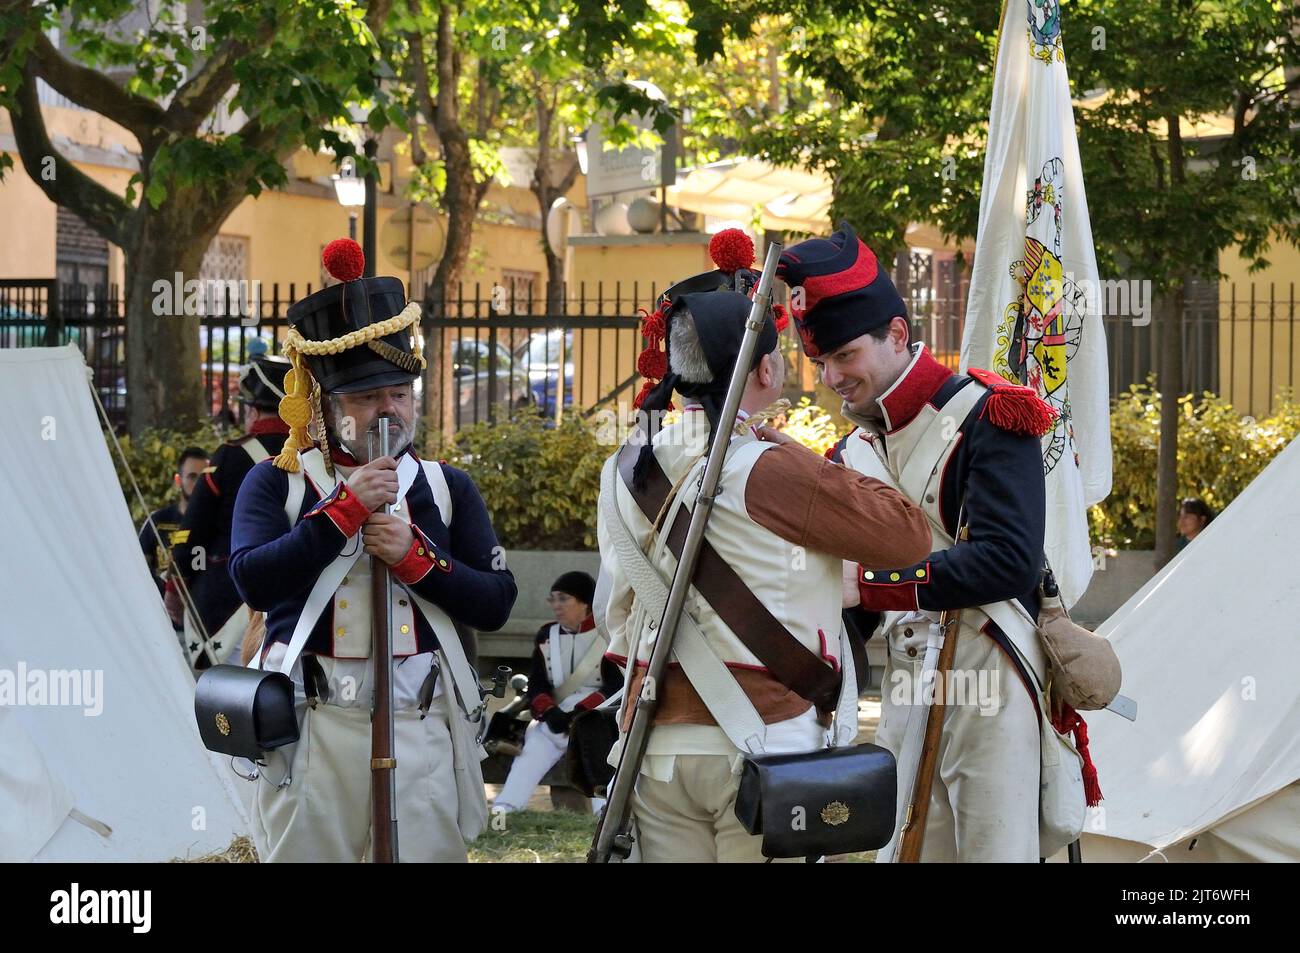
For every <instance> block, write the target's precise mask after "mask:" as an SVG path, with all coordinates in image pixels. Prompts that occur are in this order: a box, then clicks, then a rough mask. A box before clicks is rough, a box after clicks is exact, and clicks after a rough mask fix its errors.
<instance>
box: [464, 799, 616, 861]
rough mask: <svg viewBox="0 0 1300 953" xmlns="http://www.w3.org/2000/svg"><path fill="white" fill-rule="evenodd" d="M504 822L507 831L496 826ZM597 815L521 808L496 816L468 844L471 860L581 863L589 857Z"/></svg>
mask: <svg viewBox="0 0 1300 953" xmlns="http://www.w3.org/2000/svg"><path fill="white" fill-rule="evenodd" d="M503 823H504V826H505V830H495V829H494V825H496V826H500V825H502V824H503ZM595 832H596V818H595V817H593V816H591V815H586V814H574V813H571V812H569V811H518V812H516V813H514V814H507V815H504V816H501V817H497V816H493V817H491V818H490V819H489V821H488V829H487V830H486V831H484V832H483V833H482V834H480V835H479V838H478V840H476V841H475V842H474V843H472V844H470V846H469V859H470V861H471V862H472V863H476V864H485V863H495V864H579V863H582V862H583V861H585V860H586V859H587V848H588V847H590V846H591V838H592V835H593V834H594V833H595Z"/></svg>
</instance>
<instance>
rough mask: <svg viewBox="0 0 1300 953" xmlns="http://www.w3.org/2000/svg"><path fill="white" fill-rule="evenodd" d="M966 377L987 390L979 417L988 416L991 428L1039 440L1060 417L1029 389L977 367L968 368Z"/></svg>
mask: <svg viewBox="0 0 1300 953" xmlns="http://www.w3.org/2000/svg"><path fill="white" fill-rule="evenodd" d="M967 373H968V374H970V376H971V377H973V378H975V380H977V381H979V382H980V383H981V384H983V385H984V386H985V387H987V388H988V389H989V396H988V399H987V400H986V401H985V402H984V409H983V410H981V411H980V417H981V418H983V417H984V416H985V415H988V418H989V422H990V423H992V424H993V425H994V426H997V427H1001V428H1002V429H1003V430H1009V431H1011V432H1012V433H1018V434H1023V435H1025V436H1027V437H1041V436H1043V435H1044V434H1046V433H1049V432H1050V431H1051V430H1052V428H1053V427H1055V426H1056V419H1057V417H1058V416H1060V415H1059V414H1058V413H1057V410H1056V408H1055V407H1053V406H1051V405H1050V404H1049V403H1047V401H1045V400H1043V398H1041V397H1039V396H1038V392H1037V391H1035V390H1034V389H1033V388H1032V387H1024V386H1022V385H1020V384H1013V383H1011V382H1010V381H1009V380H1007V379H1006V378H1005V377H1002V376H1000V375H998V374H994V373H993V372H992V371H985V370H981V369H980V368H978V367H972V368H971V369H970V370H969V371H967Z"/></svg>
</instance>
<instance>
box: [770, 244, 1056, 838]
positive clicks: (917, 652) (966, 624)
mask: <svg viewBox="0 0 1300 953" xmlns="http://www.w3.org/2000/svg"><path fill="white" fill-rule="evenodd" d="M777 274H778V276H779V277H781V278H783V279H784V280H785V281H786V283H787V284H788V285H789V286H790V287H791V289H792V296H791V302H792V305H793V307H792V310H793V313H794V318H795V322H796V328H797V329H798V332H799V336H800V339H801V340H802V342H803V346H804V350H805V352H806V353H807V355H808V357H809V358H810V359H811V360H812V361H813V362H814V363H815V364H816V365H817V366H818V367H819V368H820V370H821V374H822V378H823V380H824V382H825V384H826V386H827V387H830V388H831V389H832V390H834V391H835V392H836V393H837V394H838V395H839V396H840V398H841V399H842V400H843V401H844V404H843V407H842V413H843V414H844V416H845V417H847V418H848V419H849V420H850V421H851V422H853V423H854V424H856V425H857V426H856V428H855V429H854V430H853V431H852V432H851V433H850V434H848V435H847V436H846V437H844V438H843V439H842V440H840V441H839V442H838V443H837V444H836V445H835V446H834V447H833V448H832V450H831V451H830V452H829V453H828V454H827V455H828V456H829V457H830V458H831V459H832V460H835V461H837V462H842V463H844V464H846V465H848V466H850V467H852V468H854V469H856V470H859V471H860V472H862V473H866V474H868V475H871V476H875V477H877V478H879V479H882V480H885V481H887V482H891V483H893V484H895V485H897V486H898V487H899V489H900V490H901V491H902V492H903V494H904V495H905V496H907V497H908V498H909V499H911V500H912V501H913V502H914V503H916V504H918V505H919V506H921V507H922V508H923V509H924V510H925V512H926V515H927V517H928V518H929V520H930V524H931V531H932V537H933V544H932V547H931V548H932V552H931V553H930V554H929V555H928V556H927V557H926V558H925V559H923V560H921V561H920V562H916V563H912V564H909V565H900V566H896V567H893V568H890V569H885V570H881V569H879V568H875V569H868V568H864V567H861V566H854V565H851V564H850V565H846V583H847V594H848V598H847V599H846V601H847V603H848V604H850V605H851V606H852V608H851V609H850V611H849V612H848V613H846V615H847V616H848V621H849V623H850V626H851V628H857V629H858V630H859V631H861V632H864V633H867V634H869V633H871V632H872V631H873V630H876V629H877V628H879V630H880V631H881V632H882V633H883V634H884V636H885V638H886V640H887V643H888V656H887V662H886V670H885V681H884V684H883V686H882V690H881V694H882V711H881V720H880V727H879V729H878V734H877V741H878V743H879V744H881V745H883V746H884V747H886V748H889V749H890V750H892V751H894V752H895V754H896V755H897V756H898V759H899V783H900V791H899V799H898V804H899V811H900V816H899V818H898V820H899V824H900V826H901V824H902V822H903V820H904V818H903V816H902V815H903V811H905V809H906V805H907V804H908V801H909V800H910V797H911V793H912V792H911V790H910V784H911V779H912V778H913V777H914V775H915V763H916V760H917V757H918V755H919V749H920V746H921V741H922V738H921V736H922V735H923V729H924V722H925V717H926V711H927V705H926V704H922V703H918V698H919V694H918V686H923V685H924V684H925V681H924V679H923V678H922V672H923V671H924V670H925V669H927V668H930V667H933V663H934V659H935V657H936V656H937V645H938V644H939V643H938V641H937V635H936V632H937V622H938V620H939V616H940V613H941V612H942V611H943V610H955V609H962V610H963V613H962V618H961V628H960V634H959V637H958V642H957V650H956V652H957V654H956V658H955V661H954V671H956V672H960V673H969V674H970V675H971V676H974V677H976V681H977V684H978V685H982V686H984V687H985V688H987V689H988V692H987V697H985V694H984V693H983V692H978V693H977V694H980V696H981V697H979V698H972V699H967V700H966V703H962V702H961V701H960V700H958V703H956V704H954V699H952V698H949V699H948V704H947V708H946V711H945V717H944V722H943V740H942V744H941V747H940V749H939V750H940V752H941V757H940V760H939V763H938V769H937V772H936V775H935V781H934V786H933V789H932V796H931V804H930V809H929V819H928V823H927V825H926V834H925V842H924V853H923V855H922V859H923V860H961V861H975V860H979V861H993V860H997V861H1012V860H1014V861H1025V862H1032V861H1035V860H1037V859H1038V857H1039V759H1040V731H1043V732H1048V731H1051V730H1052V729H1051V726H1050V724H1048V719H1047V717H1045V713H1046V712H1048V710H1049V709H1048V708H1047V707H1045V705H1044V698H1043V692H1042V687H1043V684H1044V679H1045V660H1044V659H1043V656H1042V649H1041V647H1040V646H1039V644H1038V640H1037V637H1036V634H1035V630H1034V620H1035V618H1036V617H1037V614H1038V605H1039V584H1040V580H1041V578H1042V572H1043V567H1044V559H1043V536H1044V526H1045V490H1044V479H1043V459H1042V450H1041V443H1040V437H1041V436H1042V434H1044V433H1045V432H1047V431H1048V430H1049V429H1050V428H1051V426H1052V423H1053V416H1052V414H1053V412H1052V411H1051V409H1050V408H1049V407H1048V406H1047V405H1046V404H1045V403H1044V402H1043V401H1042V400H1041V399H1039V397H1038V396H1037V394H1035V393H1034V392H1033V391H1032V390H1031V389H1030V388H1027V387H1020V386H1017V385H1015V384H1012V383H1010V382H1008V381H1006V380H1004V379H1003V378H1001V377H999V376H997V375H996V374H991V373H989V372H987V371H981V370H974V369H972V370H971V371H970V373H968V374H957V373H954V372H953V371H952V370H951V369H949V368H948V367H947V366H945V365H944V364H943V363H941V362H940V361H938V360H936V359H935V357H934V356H933V355H932V354H931V353H930V352H929V351H928V350H927V349H926V347H925V345H924V344H922V343H920V342H918V341H912V340H911V338H910V323H909V321H908V317H907V309H906V306H905V305H904V304H903V301H902V299H901V298H900V297H899V295H898V292H897V291H896V290H895V289H894V286H893V283H892V282H891V281H890V280H889V275H888V273H887V269H886V268H884V267H883V266H882V265H881V264H880V263H878V262H877V260H876V257H875V255H874V254H873V253H872V252H871V249H869V248H868V247H867V246H866V245H865V244H863V243H862V242H861V241H860V240H859V239H858V237H857V236H856V235H855V234H854V233H853V230H852V228H850V227H849V226H848V225H842V226H841V227H840V229H839V231H838V232H837V233H836V234H835V235H833V236H831V237H830V238H829V239H821V238H818V239H812V240H809V241H806V242H803V243H801V244H799V245H795V246H793V247H792V248H790V249H789V250H787V251H786V252H785V253H784V254H783V255H782V257H781V265H780V267H779V269H778V272H777ZM963 530H964V536H965V538H964V539H962V540H960V541H956V540H957V539H958V537H959V535H963V533H962V531H963ZM954 541H956V542H955V544H954ZM855 588H856V590H857V591H856V592H854V591H853V590H854V589H855ZM853 603H856V605H852V604H853ZM984 702H987V704H984ZM897 842H898V837H897V834H896V835H895V842H894V844H891V845H890V846H888V847H886V848H885V849H884V850H882V851H881V852H880V854H879V855H878V859H879V860H888V859H890V858H891V857H892V856H893V852H894V847H895V845H896V844H897Z"/></svg>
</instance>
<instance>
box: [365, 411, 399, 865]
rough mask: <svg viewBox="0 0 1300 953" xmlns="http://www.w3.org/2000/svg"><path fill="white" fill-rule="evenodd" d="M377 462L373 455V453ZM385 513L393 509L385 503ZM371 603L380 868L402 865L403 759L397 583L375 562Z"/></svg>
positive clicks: (374, 813) (373, 830) (383, 424)
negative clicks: (399, 748) (396, 666)
mask: <svg viewBox="0 0 1300 953" xmlns="http://www.w3.org/2000/svg"><path fill="white" fill-rule="evenodd" d="M390 451H391V448H390V447H389V441H388V418H387V417H380V418H379V456H381V457H386V456H388V455H389V453H390ZM372 459H373V454H372ZM384 512H385V513H391V512H392V507H391V506H389V505H387V504H385V506H384ZM370 583H371V590H370V603H371V607H372V609H373V619H372V622H373V636H372V642H371V653H370V657H371V660H372V661H373V664H374V672H375V694H374V703H373V707H372V710H371V716H370V794H371V798H370V804H371V814H370V834H371V858H372V859H373V861H374V862H375V863H377V864H394V863H397V776H396V765H397V754H396V752H395V750H394V741H393V735H394V730H393V632H392V624H391V616H390V609H391V607H392V582H391V580H390V578H389V574H388V566H387V564H385V563H384V561H383V560H382V559H381V558H379V557H378V556H371V557H370Z"/></svg>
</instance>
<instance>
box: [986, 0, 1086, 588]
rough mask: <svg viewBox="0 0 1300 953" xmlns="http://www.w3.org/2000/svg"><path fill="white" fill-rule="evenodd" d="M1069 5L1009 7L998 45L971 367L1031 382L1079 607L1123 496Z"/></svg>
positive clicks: (1063, 583)
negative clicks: (1115, 459)
mask: <svg viewBox="0 0 1300 953" xmlns="http://www.w3.org/2000/svg"><path fill="white" fill-rule="evenodd" d="M1099 292H1100V285H1099V283H1098V280H1097V259H1096V255H1095V253H1094V251H1093V246H1092V225H1091V224H1090V223H1089V221H1088V202H1087V199H1086V198H1085V197H1084V194H1083V170H1082V168H1081V167H1080V165H1079V142H1078V139H1077V138H1076V136H1075V132H1074V110H1073V108H1072V106H1071V104H1070V83H1069V80H1068V78H1067V76H1066V72H1065V50H1064V47H1063V46H1062V43H1061V10H1060V3H1059V2H1058V0H1008V2H1007V4H1006V8H1005V10H1004V11H1003V17H1002V27H1001V31H1000V39H999V40H998V61H997V72H996V73H995V75H994V80H993V105H992V107H991V108H990V110H989V136H988V152H987V154H986V155H985V157H984V186H983V191H982V193H981V194H980V218H979V228H978V231H977V234H976V239H975V262H974V266H973V269H972V275H971V285H970V298H969V300H968V301H967V306H966V327H965V331H964V333H963V336H962V345H961V366H962V369H963V370H965V369H967V368H969V367H980V368H985V369H988V370H991V371H993V372H995V373H997V374H1000V375H1001V376H1003V377H1005V378H1007V379H1008V380H1011V381H1015V382H1016V383H1026V384H1028V385H1029V386H1031V387H1034V388H1036V389H1037V391H1038V393H1039V394H1040V395H1041V396H1042V397H1043V399H1044V400H1046V401H1047V402H1048V403H1049V404H1051V405H1052V406H1053V407H1054V408H1056V410H1057V411H1058V412H1059V414H1060V418H1059V420H1058V422H1057V426H1056V429H1055V430H1053V431H1052V432H1051V433H1050V434H1048V435H1047V436H1046V437H1044V438H1043V470H1044V472H1045V474H1046V477H1047V538H1046V554H1047V560H1048V563H1049V565H1050V566H1051V567H1052V571H1053V573H1054V574H1055V576H1056V580H1057V582H1058V583H1059V585H1060V587H1061V597H1062V599H1063V600H1064V601H1065V604H1066V605H1067V606H1070V605H1073V604H1074V603H1075V602H1076V601H1077V600H1078V599H1079V597H1080V596H1082V595H1083V592H1084V590H1085V589H1087V587H1088V581H1089V579H1091V578H1092V547H1091V544H1090V542H1089V538H1088V516H1087V508H1088V507H1089V506H1091V505H1092V504H1094V503H1099V502H1100V501H1101V500H1103V499H1105V498H1106V495H1107V494H1108V493H1110V480H1111V455H1110V396H1109V389H1108V383H1107V366H1106V336H1105V332H1104V329H1103V327H1102V320H1101V306H1100V293H1099Z"/></svg>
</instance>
